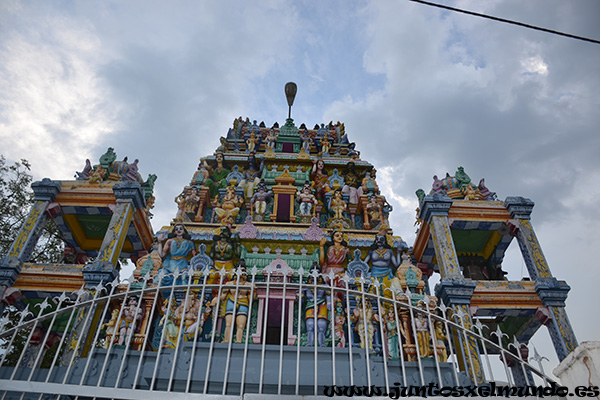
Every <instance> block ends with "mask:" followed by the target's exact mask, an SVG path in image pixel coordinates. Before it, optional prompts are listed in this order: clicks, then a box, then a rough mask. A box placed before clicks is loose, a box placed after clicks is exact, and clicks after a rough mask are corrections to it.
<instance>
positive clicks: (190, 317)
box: [175, 291, 202, 342]
mask: <svg viewBox="0 0 600 400" xmlns="http://www.w3.org/2000/svg"><path fill="white" fill-rule="evenodd" d="M201 306H202V302H201V301H200V300H199V299H197V298H196V295H195V294H194V292H192V291H190V292H189V293H188V295H187V297H186V299H184V300H183V301H182V302H181V304H180V305H179V307H177V309H176V310H175V323H176V324H177V328H178V329H179V327H180V326H182V325H181V324H182V321H183V326H182V329H183V331H182V337H183V340H184V341H186V342H187V341H190V340H194V336H195V334H196V330H197V329H198V326H200V328H201V327H202V325H200V324H199V323H198V318H200V317H201V316H200V307H201Z"/></svg>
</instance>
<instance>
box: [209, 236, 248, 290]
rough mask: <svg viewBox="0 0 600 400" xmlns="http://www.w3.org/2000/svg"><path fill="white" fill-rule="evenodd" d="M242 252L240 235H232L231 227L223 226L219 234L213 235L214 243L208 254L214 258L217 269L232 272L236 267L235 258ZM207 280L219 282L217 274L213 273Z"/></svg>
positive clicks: (211, 282) (210, 282)
mask: <svg viewBox="0 0 600 400" xmlns="http://www.w3.org/2000/svg"><path fill="white" fill-rule="evenodd" d="M240 254H241V248H240V245H239V236H237V235H235V236H233V237H232V235H231V230H230V229H229V227H227V226H222V227H221V229H220V231H219V234H218V235H215V236H214V237H213V245H212V247H211V249H210V252H209V253H208V256H209V257H210V258H212V259H213V263H214V268H215V270H217V271H219V270H221V269H223V268H224V269H225V270H226V271H228V272H230V273H231V271H233V268H234V265H233V259H234V257H239V256H240ZM207 282H208V283H209V284H214V283H217V282H219V278H218V276H217V274H211V277H210V278H209V280H208V281H207Z"/></svg>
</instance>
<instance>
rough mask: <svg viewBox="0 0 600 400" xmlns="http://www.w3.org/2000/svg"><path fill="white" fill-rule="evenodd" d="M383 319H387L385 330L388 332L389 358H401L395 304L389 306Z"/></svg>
mask: <svg viewBox="0 0 600 400" xmlns="http://www.w3.org/2000/svg"><path fill="white" fill-rule="evenodd" d="M383 320H384V321H385V330H386V334H387V345H388V347H387V351H388V358H389V359H392V360H396V359H398V358H400V352H399V350H400V338H399V336H398V324H397V323H396V315H395V313H394V307H393V306H389V307H388V308H387V311H386V312H385V314H384V317H383ZM400 329H401V330H402V329H403V328H402V326H400Z"/></svg>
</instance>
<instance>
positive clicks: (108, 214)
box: [0, 83, 577, 398]
mask: <svg viewBox="0 0 600 400" xmlns="http://www.w3.org/2000/svg"><path fill="white" fill-rule="evenodd" d="M285 93H286V97H287V100H288V105H289V113H288V118H287V119H286V120H285V123H283V124H282V125H281V126H280V125H279V124H278V123H275V124H273V125H272V126H270V127H268V126H266V125H265V124H264V123H262V122H261V123H257V121H255V120H250V119H249V118H246V119H243V118H241V117H240V118H238V119H236V120H234V122H233V126H232V127H231V128H230V129H229V130H228V132H227V134H226V135H225V136H223V137H221V139H220V145H219V147H218V148H217V149H215V150H214V152H213V153H212V154H210V155H207V156H204V157H202V158H200V159H199V163H198V168H197V170H196V171H190V174H189V181H188V183H187V184H186V185H185V186H184V187H183V188H182V189H181V192H180V194H179V195H178V196H177V197H176V198H175V203H176V211H175V213H174V217H173V220H172V222H171V223H170V225H169V226H164V227H161V228H160V229H159V230H158V231H157V232H156V233H154V230H153V228H152V225H151V223H150V216H151V210H152V207H153V202H154V197H153V188H154V182H155V180H156V179H157V177H156V176H155V175H152V174H151V175H149V176H148V178H147V179H145V180H144V179H143V178H142V176H141V174H140V173H139V172H138V160H135V161H134V162H133V163H129V162H128V161H127V157H126V158H125V159H123V161H117V155H116V154H115V153H114V150H113V149H112V148H109V149H108V151H107V152H106V153H105V154H103V155H102V156H100V158H99V162H98V163H97V164H93V163H91V162H90V161H89V160H88V163H87V164H86V166H85V168H84V169H83V170H82V171H80V172H78V173H77V175H76V180H70V181H66V180H65V181H57V180H49V179H44V180H43V181H41V182H36V183H34V184H33V190H34V192H35V204H34V206H33V208H32V210H31V212H30V214H29V217H28V219H27V221H26V223H25V224H24V225H23V228H22V230H21V232H20V234H19V236H18V237H17V239H16V240H15V242H14V244H13V247H12V248H11V250H10V252H9V254H7V255H5V256H4V257H3V258H2V262H1V263H0V279H1V281H0V282H1V283H2V285H3V286H2V290H3V292H2V293H3V301H4V303H5V304H7V305H8V306H7V307H6V310H5V315H7V316H8V318H9V319H7V320H5V321H4V322H3V328H2V329H0V337H1V338H2V342H1V343H0V346H2V348H3V350H2V352H1V353H0V354H1V355H0V357H1V359H0V388H1V389H0V390H5V391H6V395H7V396H8V397H7V398H13V397H15V398H22V397H21V395H22V394H23V398H30V397H31V398H33V397H36V396H39V394H40V393H52V394H56V395H58V394H68V395H71V396H80V397H81V398H88V397H89V398H91V397H99V396H101V397H113V398H141V397H143V398H153V397H157V398H164V397H165V396H166V395H167V394H166V392H169V394H168V395H169V396H174V397H178V396H181V397H182V398H183V397H186V398H191V397H198V398H206V396H208V395H210V396H214V395H224V396H236V398H242V397H245V396H250V397H251V396H252V395H257V394H258V395H264V394H274V395H327V396H330V395H333V394H339V395H343V394H344V392H343V390H344V387H346V388H350V387H352V386H354V387H355V388H356V387H360V388H363V387H364V388H368V390H370V391H372V392H369V393H372V394H375V395H387V394H390V395H391V394H393V393H396V391H400V390H401V389H402V387H409V386H415V387H416V388H417V389H416V390H417V392H416V394H419V393H422V392H418V390H419V387H426V386H427V385H430V384H431V385H437V386H438V387H442V386H469V385H472V386H481V387H487V388H491V387H495V386H494V385H496V382H500V383H498V384H499V385H504V386H505V387H508V388H510V387H517V386H527V385H543V384H547V383H548V382H550V381H551V378H549V377H548V376H546V375H545V374H544V373H543V370H542V369H541V367H540V366H539V365H536V366H532V365H530V364H529V363H528V362H527V361H528V359H529V354H528V347H527V343H528V342H529V339H530V338H531V336H532V335H533V334H534V333H535V332H536V331H537V330H538V329H539V328H540V327H541V326H544V325H545V326H547V327H548V329H549V331H550V334H551V336H552V339H553V342H554V346H555V349H556V352H557V354H558V356H559V358H560V359H563V358H564V357H566V356H567V355H568V354H569V353H570V352H572V351H573V349H574V348H575V347H576V346H577V342H576V339H575V336H574V333H573V331H572V329H571V327H570V324H569V321H568V318H567V315H566V312H565V309H564V301H565V299H566V295H567V293H568V290H569V287H568V286H567V285H566V283H565V282H563V281H559V280H557V279H556V278H554V277H553V276H552V274H551V273H550V269H549V267H548V265H547V262H546V259H545V258H544V256H543V253H542V250H541V247H540V244H539V243H538V241H537V238H536V236H535V233H534V230H533V227H532V225H531V222H530V219H529V216H530V214H531V211H532V208H533V202H531V201H530V200H528V199H524V198H520V197H508V198H507V199H506V200H504V201H499V200H498V199H497V196H496V194H494V193H492V192H491V191H490V190H489V189H487V187H486V186H485V182H484V180H483V179H482V180H481V181H480V182H479V184H474V183H473V182H471V179H470V177H469V176H468V175H467V174H466V172H465V171H464V170H463V169H462V167H459V168H458V171H457V172H456V174H455V175H454V176H450V175H449V174H447V176H446V177H445V178H444V179H441V180H440V179H438V178H437V177H434V183H433V187H432V189H431V191H430V193H429V194H426V193H425V191H423V190H418V191H417V196H418V197H419V202H420V210H419V214H418V222H419V230H418V233H417V238H416V241H415V243H414V245H413V246H409V245H408V244H407V243H406V242H405V241H404V240H403V239H402V238H401V237H400V236H398V235H395V234H394V232H393V230H392V228H391V227H390V224H389V215H390V213H391V212H392V211H393V210H392V206H391V205H390V204H389V203H388V201H386V198H385V195H384V193H382V192H381V190H380V188H379V186H378V184H377V174H376V170H375V168H374V166H373V165H372V164H371V163H369V162H367V161H365V160H363V159H362V158H361V156H360V152H359V151H358V149H357V148H356V144H355V143H354V142H351V141H350V139H349V136H348V134H347V132H346V129H345V126H344V124H343V123H340V122H337V123H335V124H334V123H328V124H325V123H322V124H319V125H315V126H307V125H306V124H300V125H299V126H297V125H296V123H295V121H294V120H293V119H292V117H291V107H292V105H293V102H294V96H295V94H296V85H295V84H293V83H288V84H287V85H286V88H285ZM49 219H53V220H54V221H55V222H56V224H57V226H58V227H59V229H60V231H61V233H62V235H63V237H64V239H65V243H66V245H65V246H66V247H65V253H66V256H65V259H64V262H63V263H60V264H52V265H39V264H35V263H31V262H29V256H30V254H31V249H32V248H33V246H34V245H35V242H36V240H37V237H38V232H39V229H40V227H42V226H43V224H45V223H46V222H47V221H48V220H49ZM513 239H516V240H517V241H518V243H519V246H520V248H521V251H522V253H523V257H524V259H525V262H526V265H527V267H528V271H529V274H530V279H529V280H527V281H518V282H513V281H508V280H507V279H506V277H505V274H504V273H503V271H502V267H501V264H502V261H503V258H504V252H505V251H506V249H507V248H508V245H509V244H510V243H511V241H512V240H513ZM67 256H68V257H67ZM123 258H129V259H131V260H132V261H133V263H134V264H135V270H134V273H133V278H131V279H129V280H127V281H125V280H120V279H119V268H120V263H119V260H120V259H123ZM433 273H439V274H440V276H441V281H440V284H439V285H437V286H436V288H435V289H434V288H429V284H428V278H429V277H430V276H431V275H432V274H433ZM340 390H341V391H340ZM346 390H350V389H346ZM352 390H354V389H352ZM361 390H363V389H361ZM365 390H367V389H365ZM421 390H423V389H421ZM338 391H339V392H338ZM361 393H362V392H361ZM11 396H12V397H11ZM36 398H37V397H36Z"/></svg>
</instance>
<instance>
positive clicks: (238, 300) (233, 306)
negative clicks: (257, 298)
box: [221, 268, 251, 343]
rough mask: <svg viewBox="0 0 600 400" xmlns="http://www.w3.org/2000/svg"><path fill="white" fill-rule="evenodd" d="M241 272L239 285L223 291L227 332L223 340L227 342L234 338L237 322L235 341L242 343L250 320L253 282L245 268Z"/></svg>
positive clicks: (222, 298) (222, 299)
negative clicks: (248, 277)
mask: <svg viewBox="0 0 600 400" xmlns="http://www.w3.org/2000/svg"><path fill="white" fill-rule="evenodd" d="M240 272H241V274H240V275H239V281H238V282H237V283H238V287H237V288H231V287H230V288H226V289H223V291H222V292H221V307H224V308H225V333H224V335H223V337H224V340H223V341H225V342H229V341H231V339H232V338H233V337H232V333H233V325H234V322H235V337H234V338H233V339H234V342H235V343H242V339H243V336H244V332H245V329H246V322H247V320H248V310H249V308H248V307H249V306H250V293H251V290H250V287H251V284H250V282H248V280H247V275H246V270H245V268H242V269H241V270H240ZM239 286H241V287H239ZM246 287H247V288H246Z"/></svg>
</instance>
